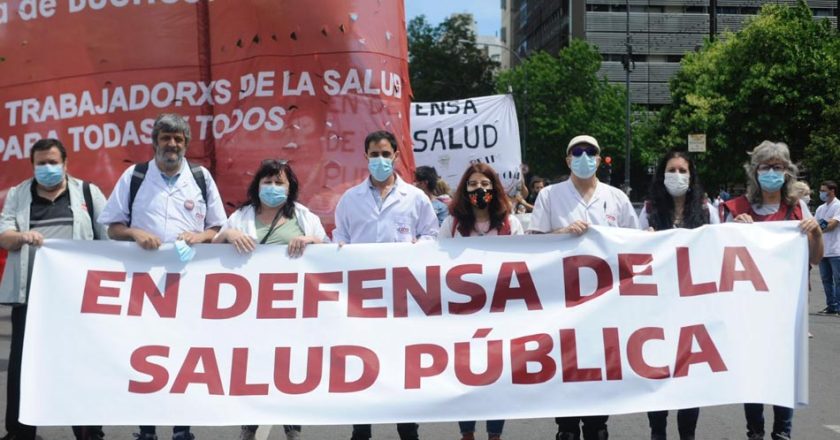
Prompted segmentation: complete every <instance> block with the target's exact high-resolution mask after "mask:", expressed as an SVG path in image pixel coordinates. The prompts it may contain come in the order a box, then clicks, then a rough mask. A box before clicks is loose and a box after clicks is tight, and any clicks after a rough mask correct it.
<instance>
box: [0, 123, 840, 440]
mask: <svg viewBox="0 0 840 440" xmlns="http://www.w3.org/2000/svg"><path fill="white" fill-rule="evenodd" d="M190 138H191V134H190V127H189V125H188V123H187V122H186V120H185V119H184V118H183V117H181V116H179V115H175V114H164V115H161V116H160V117H158V118H157V119H156V120H155V123H154V126H153V131H152V143H153V149H154V158H153V159H152V160H150V161H149V162H146V163H141V164H137V165H132V166H130V167H129V168H128V169H126V170H125V172H124V173H123V174H122V176H121V177H120V179H119V181H118V182H117V184H116V186H115V188H114V190H113V192H112V193H111V195H110V197H108V198H107V199H106V197H105V195H104V194H103V193H102V191H101V190H100V189H99V188H97V187H96V185H94V184H90V183H88V182H84V181H82V180H79V179H77V178H74V177H72V176H70V175H68V174H67V162H68V158H67V152H66V150H65V148H64V146H63V145H62V143H61V142H60V141H59V140H57V139H43V140H40V141H38V142H37V143H36V144H35V145H34V146H33V147H32V150H31V161H32V166H33V175H34V176H33V178H29V179H26V180H24V181H23V182H21V183H20V184H19V185H17V186H15V187H14V188H12V189H11V190H9V192H8V195H7V197H6V202H5V205H4V207H3V211H2V217H0V247H2V248H4V249H6V250H8V251H9V252H10V253H9V261H8V263H7V265H6V268H5V272H4V274H3V278H2V284H0V302H2V303H5V304H12V305H14V307H13V308H12V343H11V353H10V356H9V369H8V385H7V405H6V430H7V434H6V436H5V437H3V438H2V440H34V439H35V434H36V428H35V427H34V426H27V425H24V424H22V423H20V422H19V420H18V407H19V399H20V369H21V355H22V350H23V335H24V331H25V322H26V313H27V306H26V303H27V298H28V295H29V283H30V280H31V274H32V265H33V262H34V257H35V253H36V252H37V249H38V247H39V246H41V245H42V244H43V242H44V240H45V239H51V238H62V239H74V240H95V239H111V240H124V241H134V242H136V243H137V244H138V245H139V246H140V247H142V248H143V249H148V250H154V249H158V248H159V247H160V246H161V244H163V243H181V244H182V245H186V246H191V245H193V244H196V243H210V242H212V243H229V244H230V245H232V246H233V247H234V248H235V250H236V251H237V252H240V253H248V252H253V251H254V250H255V249H256V248H257V245H286V246H287V252H288V255H289V256H290V257H292V258H297V257H300V256H302V255H303V254H304V253H305V250H306V248H307V246H310V245H317V244H320V243H327V242H333V243H338V244H339V245H340V246H344V245H352V244H356V243H391V242H417V241H422V240H446V239H458V238H461V237H475V236H492V235H520V234H525V233H529V234H574V235H583V234H586V232H587V230H588V229H589V228H590V226H592V225H599V226H607V227H616V228H633V229H637V228H641V229H644V230H650V231H662V230H667V229H672V228H687V229H691V228H698V227H701V226H704V225H710V224H716V223H720V222H740V223H753V222H764V221H778V220H796V221H799V225H800V229H801V231H802V233H803V234H806V235H807V238H808V245H809V260H810V263H811V264H814V265H817V264H818V265H819V268H820V273H821V275H822V280H823V284H824V287H825V292H826V303H827V305H826V308H825V310H823V311H822V313H825V314H837V313H838V311H840V291H838V284H840V243H838V238H837V234H838V229H837V226H838V222H840V203H838V202H837V200H836V192H837V184H836V183H834V182H831V181H828V182H823V183H822V184H821V185H820V200H821V201H822V202H823V204H822V205H821V206H820V207H819V208H818V209H817V211H816V215H812V214H811V212H810V211H809V209H808V206H807V203H806V202H805V200H806V198H807V197H809V195H810V190H809V189H807V186H806V187H805V190H804V192H803V189H802V188H801V187H800V186H801V185H800V184H799V183H797V180H796V177H797V168H796V166H795V164H794V163H793V162H792V161H791V158H790V153H789V150H788V147H787V146H786V145H785V144H783V143H774V142H769V141H765V142H762V143H761V144H760V145H758V146H757V147H755V149H753V151H752V152H751V154H750V156H749V161H748V162H747V163H746V164H745V171H746V173H745V174H746V176H745V178H746V182H747V184H746V193H745V194H744V195H741V196H738V197H734V198H729V197H728V194H727V198H728V200H719V201H718V203H717V204H718V205H719V206H718V207H717V208H715V207H714V206H713V204H712V203H710V202H709V200H708V198H707V197H706V196H705V192H704V190H703V187H702V184H701V181H700V176H699V175H698V173H697V168H696V166H695V163H694V160H693V159H692V157H691V156H690V155H689V154H687V153H685V152H680V151H670V152H668V153H667V154H666V155H665V156H664V157H663V158H662V159H661V160H660V161H659V165H658V167H657V168H656V173H655V175H654V177H653V179H652V183H651V187H650V191H649V197H648V200H647V202H646V203H645V205H644V207H643V208H642V210H641V212H639V213H638V214H637V213H636V212H635V209H634V207H633V205H632V204H631V202H630V200H629V199H628V197H627V195H626V194H625V193H624V192H623V191H621V190H619V189H617V188H614V187H612V186H610V185H608V184H605V183H602V182H600V181H599V180H598V178H597V177H596V171H597V170H598V167H599V165H600V161H601V148H600V146H599V144H598V141H597V140H596V139H595V138H593V137H591V136H588V135H580V136H577V137H575V138H573V139H572V140H571V141H570V142H569V143H568V145H567V146H566V150H565V152H566V156H565V160H566V165H567V166H568V169H569V170H570V171H571V174H570V176H568V178H567V179H561V181H560V182H559V183H555V184H552V185H548V182H547V181H546V180H545V179H542V178H539V177H533V178H531V179H530V181H529V182H528V185H527V191H525V190H523V191H520V192H518V194H515V195H514V196H512V197H511V196H510V195H509V194H507V192H506V191H505V190H504V187H503V185H502V183H501V181H500V179H499V175H498V174H497V173H496V171H494V170H493V168H492V167H491V166H490V165H487V164H482V163H477V164H472V165H470V166H469V167H468V168H467V169H466V170H465V171H464V173H463V175H462V176H461V178H460V180H459V182H458V185H457V188H456V189H455V190H454V192H451V193H450V190H449V188H448V187H446V184H445V183H443V181H442V180H441V179H440V178H439V176H438V175H437V173H436V171H435V169H434V168H431V167H418V168H417V169H416V170H415V175H414V176H413V177H414V184H409V183H407V182H406V181H405V180H403V179H402V178H401V177H400V176H399V175H398V174H397V173H395V171H394V164H395V163H396V161H397V160H398V159H399V156H400V154H401V153H400V152H401V150H400V148H399V146H398V143H397V140H396V138H395V137H394V135H393V134H391V133H389V132H387V131H376V132H373V133H370V134H369V135H368V136H367V138H366V139H365V142H364V156H365V159H366V161H367V163H368V170H369V177H367V178H365V179H364V180H363V181H361V182H359V184H358V185H356V186H354V187H352V188H350V189H348V190H347V191H346V192H345V193H344V194H343V195H342V196H341V198H340V200H339V202H338V204H337V206H336V208H335V230H334V231H333V232H332V239H331V238H330V237H329V236H328V234H327V233H326V231H325V229H324V227H323V225H322V223H321V220H320V218H319V217H318V216H317V215H315V214H313V213H312V212H311V211H310V210H309V209H307V208H306V207H305V206H304V205H303V204H302V203H301V202H300V201H299V200H300V195H301V192H302V191H305V188H301V187H300V182H299V181H298V178H297V176H296V174H295V172H294V170H293V167H292V164H290V163H289V162H286V161H282V160H274V159H267V160H265V161H263V162H262V163H261V164H259V166H258V167H257V169H256V172H255V174H254V177H253V179H252V181H251V182H250V184H249V185H248V189H247V193H246V194H245V202H244V203H243V204H242V205H241V206H240V207H239V208H238V209H237V210H236V211H235V212H233V214H231V215H230V216H229V217H227V216H226V215H225V212H224V209H223V204H222V199H221V196H220V194H219V190H218V188H217V186H216V184H215V182H214V179H213V176H212V175H211V173H210V172H209V171H208V170H207V169H205V168H204V167H201V166H197V165H194V164H191V163H189V162H188V161H187V160H186V159H185V154H186V151H187V148H188V145H189V142H190ZM521 211H525V212H530V213H531V214H530V221H529V222H528V224H527V226H523V224H522V222H521V221H520V220H519V218H518V217H517V215H516V213H517V212H521ZM773 411H774V422H773V427H772V431H771V437H772V438H773V439H789V438H791V437H790V436H791V422H792V419H793V409H791V408H784V407H778V406H776V407H774V408H773ZM699 414H700V409H699V408H683V409H678V411H677V425H678V430H679V434H680V438H681V439H682V440H689V439H694V438H695V429H696V426H697V421H698V417H699ZM744 414H745V419H746V425H747V437H748V438H749V439H761V438H764V436H765V428H764V418H763V405H761V404H760V403H747V404H745V405H744ZM667 415H668V412H667V411H656V412H651V413H648V418H649V421H650V430H651V431H650V432H651V439H652V440H660V439H665V432H666V431H665V428H666V423H667ZM607 422H608V416H607V415H600V416H583V417H558V418H557V419H556V423H557V428H558V431H557V434H556V439H557V440H578V439H581V438H583V439H584V440H604V439H607V438H608V437H609V434H608V429H607ZM458 425H459V428H460V432H461V436H462V439H464V440H471V439H474V438H475V429H476V422H475V421H462V422H459V424H458ZM486 426H487V428H486V429H487V434H488V437H489V439H490V440H498V439H501V436H502V430H503V428H504V420H492V421H488V422H487V425H486ZM418 427H419V425H418V424H416V423H413V422H406V423H398V424H397V431H398V433H399V437H400V439H402V440H413V439H418V438H419V432H418ZM284 430H285V433H286V435H287V438H288V439H298V438H300V436H301V427H300V426H286V427H284ZM73 432H74V434H75V436H76V438H77V439H79V440H91V439H101V438H103V437H104V432H103V430H102V428H101V427H99V426H77V427H73ZM256 432H257V427H256V426H243V427H242V430H241V434H240V437H241V439H243V440H250V439H253V438H254V436H255V433H256ZM371 434H372V433H371V426H370V425H363V424H362V425H354V426H353V431H352V439H353V440H365V439H370V438H371ZM136 436H137V438H138V439H139V440H156V438H157V434H156V431H155V427H154V426H140V427H139V433H138V434H136ZM192 438H193V435H192V434H191V433H190V427H189V426H176V427H174V428H173V440H191V439H192Z"/></svg>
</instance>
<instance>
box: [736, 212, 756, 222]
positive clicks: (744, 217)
mask: <svg viewBox="0 0 840 440" xmlns="http://www.w3.org/2000/svg"><path fill="white" fill-rule="evenodd" d="M735 222H736V223H752V222H753V218H752V217H751V216H750V215H749V214H739V215H738V217H735Z"/></svg>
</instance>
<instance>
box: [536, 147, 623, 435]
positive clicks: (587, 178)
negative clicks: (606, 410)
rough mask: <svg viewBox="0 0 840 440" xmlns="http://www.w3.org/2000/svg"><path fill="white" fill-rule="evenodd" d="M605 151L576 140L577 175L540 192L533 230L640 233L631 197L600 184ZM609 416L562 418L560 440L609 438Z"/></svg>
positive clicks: (570, 160) (573, 161) (569, 159)
mask: <svg viewBox="0 0 840 440" xmlns="http://www.w3.org/2000/svg"><path fill="white" fill-rule="evenodd" d="M600 164H601V147H600V146H599V145H598V141H597V140H596V139H595V138H594V137H592V136H589V135H580V136H575V137H574V138H573V139H572V140H571V141H570V142H569V145H568V147H566V165H568V166H569V168H570V169H571V170H572V176H571V178H569V180H566V181H565V182H560V183H557V184H554V185H550V186H548V187H546V188H544V189H543V190H542V191H540V193H539V195H538V196H537V201H536V202H535V203H534V211H533V213H532V214H531V223H530V225H529V226H528V232H529V233H533V234H546V233H553V234H576V235H581V234H583V233H585V232H586V231H587V230H588V229H589V225H599V226H614V227H619V228H630V229H638V227H639V219H638V217H636V212H635V211H634V210H633V205H632V204H631V203H630V199H628V198H627V195H626V194H624V192H622V191H621V190H619V189H618V188H615V187H612V186H610V185H607V184H605V183H601V182H599V181H598V178H597V177H596V176H595V172H596V171H597V170H598V166H599V165H600ZM607 418H608V416H584V417H557V418H556V419H555V421H556V422H557V440H579V439H580V438H581V436H580V435H581V430H580V427H579V425H580V422H581V421H582V422H583V439H584V440H606V439H608V438H609V433H608V431H607Z"/></svg>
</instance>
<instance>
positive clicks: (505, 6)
mask: <svg viewBox="0 0 840 440" xmlns="http://www.w3.org/2000/svg"><path fill="white" fill-rule="evenodd" d="M505 9H507V0H502V10H503V11H504V10H505Z"/></svg>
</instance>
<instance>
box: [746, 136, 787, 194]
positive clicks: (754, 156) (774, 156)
mask: <svg viewBox="0 0 840 440" xmlns="http://www.w3.org/2000/svg"><path fill="white" fill-rule="evenodd" d="M748 154H749V155H750V161H749V162H747V163H745V164H744V170H746V171H747V198H748V199H749V200H750V203H753V204H756V205H758V206H761V203H762V197H761V185H760V184H759V183H758V177H757V176H758V166H759V165H761V164H762V163H764V162H769V161H771V160H779V161H781V162H783V163H784V165H785V167H786V168H787V169H786V170H785V176H786V178H785V183H784V185H782V188H781V191H782V198H783V199H784V202H785V204H787V205H788V206H793V205H794V204H796V203H797V202H798V198H795V197H792V196H791V194H790V191H789V188H790V185H791V184H792V182H794V181H796V176H797V175H798V174H799V168H797V167H796V165H795V164H794V163H793V162H791V160H790V149H789V148H788V146H787V144H786V143H784V142H770V141H764V142H762V143H760V144H758V146H757V147H755V148H754V149H753V150H752V151H751V152H749V153H748Z"/></svg>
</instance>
